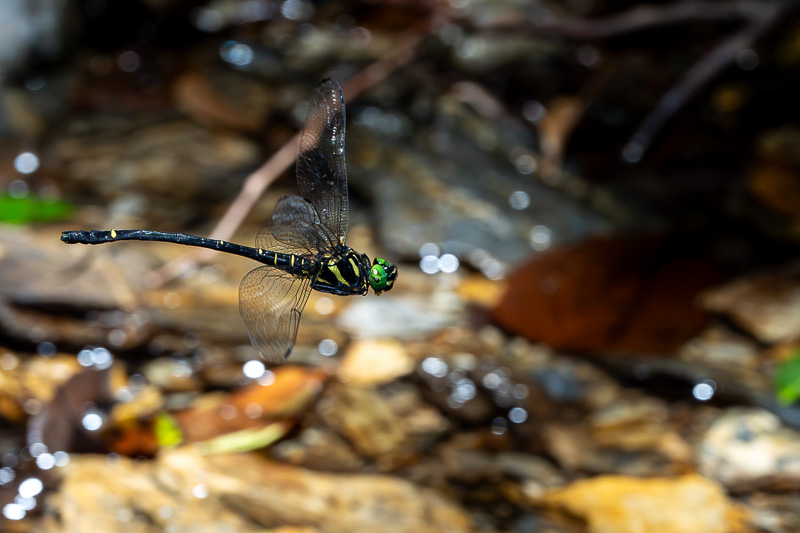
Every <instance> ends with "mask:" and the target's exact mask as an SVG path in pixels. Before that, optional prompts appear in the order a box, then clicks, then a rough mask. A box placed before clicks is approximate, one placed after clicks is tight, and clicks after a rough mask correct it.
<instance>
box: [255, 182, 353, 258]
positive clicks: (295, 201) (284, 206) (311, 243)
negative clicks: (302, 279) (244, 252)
mask: <svg viewBox="0 0 800 533" xmlns="http://www.w3.org/2000/svg"><path fill="white" fill-rule="evenodd" d="M336 241H337V237H336V236H335V235H333V234H332V233H331V231H330V230H329V229H328V228H326V227H325V226H324V225H322V224H321V223H320V219H319V216H317V211H316V210H315V209H314V206H312V205H311V204H310V203H308V201H307V200H305V199H304V198H300V197H299V196H295V195H287V196H283V197H282V198H281V199H280V200H278V205H277V206H275V211H274V212H273V213H272V217H271V218H269V219H268V220H267V221H266V222H265V223H264V225H263V226H261V229H260V230H259V231H258V235H256V248H261V249H263V250H271V251H273V252H283V253H287V254H297V255H301V256H303V257H308V258H313V257H316V256H318V255H320V254H322V255H324V254H327V253H329V252H332V251H333V247H334V243H335V242H336Z"/></svg>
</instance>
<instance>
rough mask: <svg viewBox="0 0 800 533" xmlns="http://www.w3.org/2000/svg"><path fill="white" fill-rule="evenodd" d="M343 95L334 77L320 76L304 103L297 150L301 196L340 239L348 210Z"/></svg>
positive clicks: (347, 217) (345, 224) (347, 216)
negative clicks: (307, 102) (324, 77)
mask: <svg viewBox="0 0 800 533" xmlns="http://www.w3.org/2000/svg"><path fill="white" fill-rule="evenodd" d="M344 130H345V115H344V95H343V94H342V88H341V87H339V84H338V83H337V82H335V81H334V80H330V79H327V80H323V81H322V83H320V85H319V87H317V89H316V91H314V95H313V97H312V98H311V102H310V103H309V104H308V115H307V117H306V124H305V127H304V128H303V133H302V134H301V135H300V150H299V152H298V154H297V184H298V187H299V188H300V194H301V196H304V197H305V198H307V199H308V200H309V201H310V202H311V204H312V205H313V206H314V207H315V208H316V210H317V213H318V214H319V218H320V221H321V222H322V224H324V225H325V226H326V227H327V228H329V229H330V230H331V232H332V233H333V235H335V236H336V237H337V238H338V240H339V241H340V242H342V243H343V244H344V242H345V240H346V239H347V226H348V224H349V218H350V211H349V205H348V198H347V172H346V170H345V164H344Z"/></svg>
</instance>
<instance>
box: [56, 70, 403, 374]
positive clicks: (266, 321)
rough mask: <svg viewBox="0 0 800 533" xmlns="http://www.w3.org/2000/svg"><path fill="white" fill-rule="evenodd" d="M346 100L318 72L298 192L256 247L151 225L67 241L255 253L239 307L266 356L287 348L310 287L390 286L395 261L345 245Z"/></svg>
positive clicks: (363, 289)
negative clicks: (255, 264) (254, 263)
mask: <svg viewBox="0 0 800 533" xmlns="http://www.w3.org/2000/svg"><path fill="white" fill-rule="evenodd" d="M344 134H345V104H344V95H343V94H342V89H341V87H340V86H339V84H338V83H337V82H336V81H334V80H332V79H326V80H323V81H322V82H321V83H320V85H319V86H318V87H317V88H316V90H315V91H314V94H313V96H312V98H311V101H310V103H309V107H308V114H307V118H306V123H305V126H304V127H303V131H302V133H301V134H300V147H299V150H298V155H297V165H296V174H297V186H298V190H299V192H300V195H299V196H298V195H286V196H283V197H281V199H280V200H278V204H277V205H276V207H275V210H274V212H273V214H272V217H271V218H269V219H267V221H266V222H265V223H264V224H263V226H262V227H261V229H260V230H259V232H258V234H257V235H256V240H255V247H249V246H242V245H239V244H234V243H231V242H228V241H224V240H218V239H208V238H204V237H195V236H192V235H185V234H182V233H164V232H159V231H151V230H113V229H112V230H109V231H99V230H90V231H85V230H76V231H65V232H63V233H62V234H61V240H62V241H64V242H65V243H68V244H103V243H108V242H117V241H128V240H138V241H160V242H170V243H176V244H183V245H187V246H199V247H202V248H210V249H212V250H218V251H220V252H226V253H230V254H235V255H239V256H242V257H247V258H249V259H254V260H255V261H258V262H259V263H262V266H259V267H257V268H255V269H253V270H251V271H250V272H249V273H248V274H247V275H246V276H245V277H244V278H243V279H242V282H241V284H240V285H239V313H240V314H241V317H242V320H243V321H244V325H245V328H246V329H247V333H248V335H249V337H250V341H251V342H252V344H253V346H254V347H255V349H256V350H257V351H258V352H259V353H260V354H261V356H262V357H263V358H264V359H265V360H267V361H268V362H270V363H273V364H279V363H282V362H283V361H285V360H286V358H288V357H289V355H290V354H291V352H292V349H293V348H294V345H295V342H296V339H297V330H298V327H299V325H300V316H301V315H302V313H303V309H304V308H305V305H306V302H307V301H308V297H309V295H310V294H311V291H312V290H316V291H320V292H323V293H329V294H336V295H341V296H350V295H356V294H358V295H365V294H367V293H368V292H369V289H370V288H371V289H372V290H373V291H374V292H375V294H376V295H379V294H381V293H382V292H385V291H388V290H391V288H392V287H393V286H394V283H395V281H396V280H397V266H396V265H394V264H390V263H389V262H388V261H386V260H385V259H383V258H380V257H376V258H375V260H374V261H373V262H372V263H370V260H369V257H367V255H366V254H364V253H359V252H357V251H355V250H353V249H352V248H350V247H349V246H347V244H346V241H347V229H348V225H349V218H350V210H349V209H350V208H349V200H348V193H347V172H346V168H345V153H344Z"/></svg>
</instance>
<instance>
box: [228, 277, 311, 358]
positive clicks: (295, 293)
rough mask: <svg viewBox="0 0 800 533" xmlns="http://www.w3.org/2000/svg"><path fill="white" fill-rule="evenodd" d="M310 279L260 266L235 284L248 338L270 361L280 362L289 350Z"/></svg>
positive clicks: (298, 323) (293, 340)
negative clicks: (238, 283) (237, 284)
mask: <svg viewBox="0 0 800 533" xmlns="http://www.w3.org/2000/svg"><path fill="white" fill-rule="evenodd" d="M311 281H312V279H311V278H299V277H295V276H292V275H291V274H288V273H286V272H284V271H282V270H279V269H277V268H272V267H267V266H262V267H258V268H256V269H254V270H251V271H250V272H249V273H248V274H247V275H246V276H245V277H244V279H243V280H242V283H241V285H239V314H241V315H242V320H243V321H244V325H245V327H246V328H247V334H248V335H249V336H250V342H252V343H253V346H254V347H255V348H256V350H258V352H259V353H260V354H261V356H262V357H263V358H264V359H266V360H267V361H269V362H270V363H274V364H280V363H283V362H284V361H285V360H286V358H287V357H289V354H290V353H291V352H292V348H294V343H295V340H296V339H297V328H298V326H299V325H300V315H301V314H302V313H303V308H304V307H305V306H306V302H307V301H308V295H309V294H311Z"/></svg>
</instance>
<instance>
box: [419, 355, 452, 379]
mask: <svg viewBox="0 0 800 533" xmlns="http://www.w3.org/2000/svg"><path fill="white" fill-rule="evenodd" d="M421 367H422V371H423V372H426V373H428V374H430V375H431V376H433V377H436V378H443V377H445V376H446V375H447V373H448V372H449V371H450V368H449V367H448V366H447V363H445V362H444V361H442V360H441V359H439V358H438V357H428V358H426V359H425V360H424V361H422V365H421Z"/></svg>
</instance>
